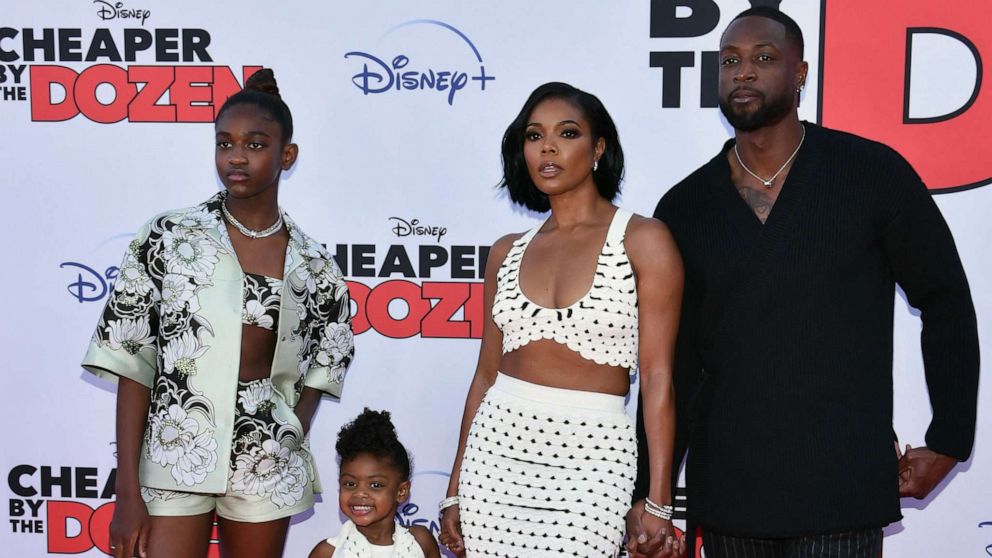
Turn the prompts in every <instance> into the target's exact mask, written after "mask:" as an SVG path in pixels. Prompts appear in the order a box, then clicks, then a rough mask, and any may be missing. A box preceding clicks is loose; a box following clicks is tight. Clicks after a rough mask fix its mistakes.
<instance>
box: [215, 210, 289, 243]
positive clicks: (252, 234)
mask: <svg viewBox="0 0 992 558" xmlns="http://www.w3.org/2000/svg"><path fill="white" fill-rule="evenodd" d="M220 210H221V211H222V212H223V213H224V218H225V219H227V222H228V223H231V224H232V225H234V228H236V229H238V231H240V232H241V234H243V235H245V236H247V237H248V238H265V237H267V236H272V235H274V234H276V233H277V232H279V229H281V228H282V210H280V211H279V218H278V219H276V222H275V223H273V224H272V226H271V227H268V228H266V229H262V230H260V231H256V230H254V229H249V228H248V227H246V226H244V225H242V224H241V221H238V220H237V219H235V218H234V215H231V212H230V211H228V210H227V203H223V202H222V203H221V204H220Z"/></svg>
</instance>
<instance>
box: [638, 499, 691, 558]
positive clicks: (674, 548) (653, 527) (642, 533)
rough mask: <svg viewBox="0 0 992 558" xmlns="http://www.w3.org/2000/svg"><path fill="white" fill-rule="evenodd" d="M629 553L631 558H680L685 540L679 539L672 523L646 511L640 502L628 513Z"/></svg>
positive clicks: (642, 502)
mask: <svg viewBox="0 0 992 558" xmlns="http://www.w3.org/2000/svg"><path fill="white" fill-rule="evenodd" d="M627 553H628V554H629V555H630V557H631V558H679V557H681V556H683V555H684V554H685V538H684V537H681V538H680V537H677V536H676V534H675V528H674V527H673V526H672V522H671V521H668V520H664V519H661V518H659V517H655V516H654V515H651V514H649V513H647V512H646V511H644V500H638V501H637V502H636V503H635V504H634V505H633V506H632V507H631V508H630V511H628V512H627Z"/></svg>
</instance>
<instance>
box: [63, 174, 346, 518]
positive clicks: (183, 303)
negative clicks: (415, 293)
mask: <svg viewBox="0 0 992 558" xmlns="http://www.w3.org/2000/svg"><path fill="white" fill-rule="evenodd" d="M225 195H226V193H225V192H220V193H218V194H217V195H215V196H214V197H213V198H211V199H210V200H208V201H207V202H205V203H204V204H202V205H199V206H196V207H193V208H190V209H187V210H181V211H173V212H167V213H164V214H162V215H159V216H157V217H155V218H154V219H152V220H151V221H150V222H149V223H148V224H147V225H146V226H145V227H144V228H143V229H142V231H141V232H140V233H139V234H138V236H137V238H135V240H133V241H132V242H131V243H130V244H129V245H128V249H127V252H126V254H125V256H124V259H123V262H122V264H121V266H120V271H119V273H118V278H117V280H116V282H115V283H114V290H113V293H112V295H111V296H110V297H109V300H108V303H107V306H106V307H105V309H104V312H103V314H102V316H101V319H100V322H99V324H98V326H97V329H96V332H95V333H94V337H93V342H92V344H91V346H90V350H89V352H88V353H87V357H86V359H85V360H84V363H83V364H84V366H85V367H87V369H90V370H92V371H94V372H96V373H104V372H110V373H112V374H116V375H120V376H125V377H131V378H132V379H136V380H138V381H141V382H142V383H145V384H146V385H150V387H151V404H150V407H149V414H148V426H147V428H146V431H145V440H144V441H145V444H144V451H143V455H142V459H143V460H145V461H146V462H149V463H150V464H154V465H157V466H158V467H160V468H161V471H162V473H164V474H159V473H158V472H154V471H153V472H149V473H148V474H151V475H154V478H155V479H156V480H155V481H153V483H152V484H151V486H152V488H154V489H175V490H186V489H191V491H193V492H195V491H202V492H223V491H224V485H226V484H227V481H228V480H230V482H232V483H234V482H236V483H237V486H238V487H239V489H240V490H242V491H244V492H245V493H246V494H247V493H250V494H265V495H268V496H269V497H270V498H271V499H272V502H273V503H274V504H276V505H291V504H292V503H294V502H296V501H298V500H299V498H300V497H301V495H302V493H301V488H300V487H301V484H300V483H306V482H311V481H313V479H314V478H315V475H314V469H313V462H312V458H311V456H310V455H309V452H308V451H307V449H306V447H305V441H304V439H303V435H302V432H301V431H300V429H299V427H298V426H297V425H295V424H291V421H290V420H289V419H288V418H287V415H292V406H293V405H295V403H296V401H297V399H298V397H299V394H300V392H301V391H302V389H303V387H304V386H305V385H313V386H315V387H317V388H318V389H322V390H324V391H328V392H331V393H334V394H337V393H339V392H340V384H341V382H342V381H343V377H344V372H345V370H346V368H347V366H348V364H349V363H350V362H351V359H352V357H353V354H354V344H353V339H352V335H351V328H350V316H349V313H350V306H349V301H348V293H347V286H346V284H345V282H344V280H343V277H341V272H340V270H339V269H338V267H337V265H335V263H334V262H333V260H332V259H331V258H330V256H329V254H328V253H327V251H326V250H325V249H324V248H323V247H322V246H321V245H319V244H317V243H316V242H314V241H313V240H312V239H310V238H309V237H307V236H306V235H304V234H303V233H302V232H301V231H300V230H299V228H297V227H296V225H295V224H294V223H293V222H292V220H291V219H289V216H288V215H285V214H283V216H284V219H285V222H286V227H287V230H288V231H289V235H290V241H289V247H288V248H287V255H286V270H285V271H286V276H284V278H283V281H282V282H281V284H280V283H279V281H278V280H269V279H265V285H264V286H263V285H261V284H257V286H258V287H259V288H258V289H256V292H255V293H254V295H256V296H254V298H250V299H249V300H247V301H246V304H245V305H244V306H243V307H242V310H243V311H244V312H243V315H242V318H246V320H250V321H251V323H253V324H255V325H259V326H261V327H267V328H270V329H273V330H276V329H278V328H279V326H280V322H282V324H283V326H287V325H288V326H290V327H288V328H287V329H286V331H285V332H282V333H280V337H279V341H278V342H279V343H287V344H292V345H293V346H294V352H295V353H296V359H295V361H296V366H295V371H294V368H293V367H292V364H290V363H286V362H284V363H283V365H282V367H280V368H278V369H276V368H275V363H274V368H273V374H272V381H271V382H269V384H268V386H267V387H265V386H255V387H248V388H246V389H243V390H242V391H240V392H239V393H238V395H237V401H232V399H231V396H230V395H225V394H230V393H231V391H230V390H231V389H232V387H230V386H232V385H233V383H234V382H236V381H237V378H236V377H231V378H229V379H226V378H222V377H219V376H217V375H218V374H230V373H234V374H236V373H237V366H236V363H237V354H236V353H235V354H233V355H232V354H230V351H231V350H232V349H233V350H234V351H236V350H237V349H236V346H237V340H238V339H240V337H232V335H233V334H232V333H231V332H232V331H236V330H235V329H234V328H233V327H231V326H232V324H231V323H229V322H228V321H226V320H228V319H229V318H228V317H227V316H230V314H228V313H225V312H219V311H218V310H217V307H216V304H217V303H216V300H218V298H216V297H220V296H224V297H228V296H229V293H230V289H231V279H230V276H231V275H232V269H233V270H235V271H234V273H237V271H236V270H237V265H236V262H237V259H236V256H235V255H234V249H233V247H232V245H231V241H230V238H229V237H228V234H227V230H226V228H225V226H224V224H223V220H222V217H221V212H220V207H221V204H222V203H223V200H224V197H225ZM232 264H233V268H232ZM221 267H223V269H225V270H226V271H225V272H224V275H223V276H222V277H221V276H216V271H217V269H220V268H221ZM242 277H243V275H242ZM238 286H239V287H240V288H241V290H242V292H241V295H242V296H241V299H242V300H243V301H245V300H246V295H245V292H244V291H245V284H244V283H243V282H239V283H238ZM247 290H251V287H248V289H247ZM215 293H216V294H215ZM281 296H287V297H290V300H289V301H288V302H287V303H286V304H285V307H286V308H287V309H289V310H290V311H291V312H292V314H290V315H291V316H294V317H295V318H297V319H296V320H289V321H288V322H287V321H286V320H280V318H279V316H278V312H276V313H275V315H273V312H271V310H272V309H273V305H274V306H275V308H278V304H279V303H278V299H279V297H281ZM209 302H213V304H214V306H213V307H211V306H210V304H208V303H209ZM208 309H209V310H208ZM214 322H217V323H216V324H215V323H214ZM218 325H222V326H223V329H222V330H221V331H218V330H217V329H216V326H218ZM218 345H223V347H224V348H223V349H217V346H218ZM297 347H298V348H297ZM217 350H220V351H221V352H220V353H217V354H214V353H213V352H216V351H217ZM212 351H213V352H212ZM294 352H290V353H288V355H292V354H294ZM221 353H223V354H221ZM277 353H278V351H277ZM232 359H233V363H234V365H233V366H232V364H231V363H232ZM287 365H288V366H287ZM325 369H326V372H325V371H324V370H325ZM225 370H226V371H228V372H221V371H225ZM287 372H290V373H291V374H290V375H289V376H287ZM228 381H230V382H232V383H230V384H228V383H226V382H228ZM225 386H227V387H225ZM273 401H280V402H281V403H280V405H281V406H282V407H281V408H280V409H279V410H278V412H276V413H273V412H272V411H273V408H272V406H273ZM235 407H241V409H242V411H243V412H240V411H239V413H240V414H237V413H235ZM276 415H278V416H276ZM232 416H233V418H232ZM244 417H249V418H248V419H245V420H244V421H242V418H244ZM294 419H295V417H294ZM232 420H234V421H235V422H237V424H236V425H233V426H232V422H231V421H232ZM238 421H242V422H238ZM228 436H230V438H228ZM228 447H230V448H231V453H230V454H227V453H224V454H223V455H222V454H219V452H221V451H223V452H227V448H228ZM145 469H146V470H147V469H148V467H145ZM225 470H229V472H230V474H229V475H228V474H224V471H225ZM166 471H167V473H166ZM219 474H223V475H224V476H223V477H220V478H219V477H218V475H219ZM228 476H230V478H227V477H228ZM170 478H171V481H167V479H170ZM143 484H146V485H147V483H146V482H144V480H143Z"/></svg>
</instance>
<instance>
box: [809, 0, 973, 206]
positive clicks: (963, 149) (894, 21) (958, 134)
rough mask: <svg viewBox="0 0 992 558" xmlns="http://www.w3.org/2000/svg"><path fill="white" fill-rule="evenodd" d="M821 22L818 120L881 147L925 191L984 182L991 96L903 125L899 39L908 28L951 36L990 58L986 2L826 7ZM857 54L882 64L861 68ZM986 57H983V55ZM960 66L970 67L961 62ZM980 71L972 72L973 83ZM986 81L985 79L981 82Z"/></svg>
mask: <svg viewBox="0 0 992 558" xmlns="http://www.w3.org/2000/svg"><path fill="white" fill-rule="evenodd" d="M825 4H826V7H825V11H824V17H823V26H824V28H823V30H822V34H823V52H822V53H821V54H822V58H821V60H822V65H823V67H822V68H821V71H822V75H823V80H822V83H821V84H820V91H821V93H820V94H821V122H822V123H823V124H824V125H826V126H829V127H832V128H839V129H842V130H847V131H850V132H853V133H856V134H859V135H863V136H865V137H869V138H872V139H874V140H878V141H881V142H883V143H886V144H888V145H890V146H892V147H893V148H895V149H896V150H897V151H899V152H900V153H901V154H902V155H903V156H905V157H906V159H907V160H909V162H910V163H911V164H912V165H913V167H914V168H915V169H916V171H917V172H918V173H920V176H921V177H922V178H923V180H924V181H925V182H926V183H927V185H928V186H929V188H930V189H931V190H933V191H941V190H944V191H954V190H960V189H966V188H970V187H975V186H980V185H983V184H987V183H989V182H990V181H992V159H990V158H989V157H988V156H987V154H988V153H989V151H992V135H990V134H989V133H988V123H989V122H992V93H990V92H989V88H988V87H986V88H984V89H983V88H982V85H983V84H981V83H979V84H959V85H962V86H967V87H971V86H972V85H974V88H975V94H974V97H973V99H972V103H971V105H970V106H967V107H966V108H964V110H963V111H961V112H956V113H954V114H951V115H948V116H947V118H943V119H934V120H935V121H927V122H912V121H909V122H907V121H904V120H905V119H904V101H905V100H906V95H909V92H908V91H906V88H907V81H908V80H907V72H909V71H910V65H911V64H912V60H907V50H908V49H907V40H908V34H909V32H910V30H911V29H920V28H935V29H941V30H947V31H951V32H953V33H954V34H956V35H958V36H960V37H963V38H964V39H965V40H966V41H967V42H969V43H971V45H972V46H973V47H974V50H975V51H976V52H974V53H973V54H974V55H975V56H976V57H977V58H978V60H976V62H978V63H979V64H981V58H982V54H992V28H990V27H989V26H988V25H987V18H986V17H985V16H987V14H988V4H987V2H982V1H980V0H961V1H959V2H932V1H930V0H907V1H904V2H900V3H899V7H898V9H895V8H894V7H893V5H892V3H891V2H886V1H884V0H871V1H865V2H826V3H825ZM865 53H871V55H872V58H873V59H875V60H886V61H887V63H885V64H864V63H862V61H863V59H864V55H865ZM985 58H986V59H988V58H989V57H988V56H986V57H985ZM962 63H968V64H971V63H973V62H972V60H971V59H970V57H969V60H967V61H963V62H962ZM978 79H982V77H981V72H979V78H978ZM985 81H986V82H987V81H988V80H987V79H986V80H985Z"/></svg>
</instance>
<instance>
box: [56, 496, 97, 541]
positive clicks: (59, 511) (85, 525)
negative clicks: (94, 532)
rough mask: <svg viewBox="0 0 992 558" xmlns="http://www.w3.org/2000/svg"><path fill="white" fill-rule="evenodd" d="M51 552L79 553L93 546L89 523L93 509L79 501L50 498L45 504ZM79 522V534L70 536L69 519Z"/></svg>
mask: <svg viewBox="0 0 992 558" xmlns="http://www.w3.org/2000/svg"><path fill="white" fill-rule="evenodd" d="M45 510H46V517H47V521H46V522H47V523H48V553H49V554H79V553H81V552H86V551H87V550H89V549H91V548H93V540H92V539H91V538H90V533H89V524H90V517H91V516H92V515H93V509H92V508H90V507H89V506H87V505H86V504H80V503H79V502H71V501H61V500H49V501H48V502H47V503H46V504H45ZM70 520H72V521H75V522H78V523H79V534H78V535H75V536H72V537H70V536H69V530H70V529H69V521H70Z"/></svg>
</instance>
